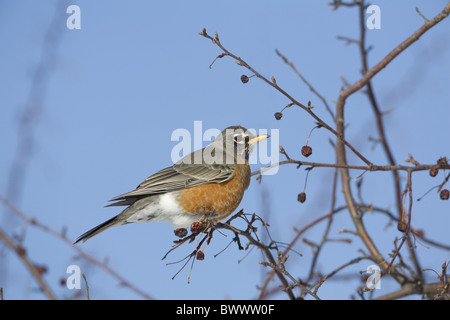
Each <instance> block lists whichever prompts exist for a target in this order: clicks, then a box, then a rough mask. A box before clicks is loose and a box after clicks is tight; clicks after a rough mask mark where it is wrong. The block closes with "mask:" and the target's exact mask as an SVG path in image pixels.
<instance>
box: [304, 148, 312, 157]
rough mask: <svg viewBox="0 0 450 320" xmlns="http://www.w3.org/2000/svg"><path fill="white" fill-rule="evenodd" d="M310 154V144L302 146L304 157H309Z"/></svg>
mask: <svg viewBox="0 0 450 320" xmlns="http://www.w3.org/2000/svg"><path fill="white" fill-rule="evenodd" d="M311 154H312V148H311V147H310V146H303V147H302V155H303V156H305V157H309V156H310V155H311Z"/></svg>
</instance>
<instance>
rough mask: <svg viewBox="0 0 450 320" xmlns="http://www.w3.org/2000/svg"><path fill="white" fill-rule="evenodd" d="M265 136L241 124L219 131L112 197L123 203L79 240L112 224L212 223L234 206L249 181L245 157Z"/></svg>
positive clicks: (184, 226)
mask: <svg viewBox="0 0 450 320" xmlns="http://www.w3.org/2000/svg"><path fill="white" fill-rule="evenodd" d="M268 137H269V135H265V134H262V135H258V136H255V135H254V134H252V133H251V132H249V131H248V130H247V129H245V128H243V127H241V126H231V127H228V128H226V129H225V130H223V131H222V132H221V133H220V134H219V135H218V136H217V137H216V139H215V140H214V141H213V142H212V143H211V144H210V145H209V146H207V147H205V148H203V149H201V150H197V151H194V152H193V153H191V154H189V155H187V156H185V157H184V158H182V159H181V160H180V161H178V162H177V163H175V164H174V165H173V166H171V167H168V168H165V169H162V170H161V171H159V172H157V173H155V174H153V175H152V176H150V177H148V178H147V179H145V180H144V181H143V182H142V183H141V184H140V185H139V186H138V187H137V188H136V189H135V190H133V191H131V192H128V193H125V194H122V195H120V196H117V197H115V198H113V199H112V200H111V201H117V202H115V203H113V204H110V205H107V207H109V206H127V208H126V209H125V210H123V211H122V212H121V213H119V214H118V215H117V216H115V217H114V218H112V219H110V220H108V221H105V222H104V223H102V224H100V225H98V226H96V227H95V228H93V229H91V230H89V231H87V232H86V233H84V234H82V235H81V236H80V237H79V238H78V239H77V240H76V241H75V243H77V242H79V241H83V242H85V241H86V240H88V239H90V238H92V237H93V236H95V235H97V234H98V233H100V232H102V231H104V230H106V229H107V228H109V227H112V226H119V225H124V224H128V223H132V222H147V221H162V220H166V221H167V222H169V223H170V224H172V225H173V227H174V228H186V227H189V226H190V225H191V224H192V223H193V222H195V221H200V222H202V221H210V222H212V223H215V222H218V221H220V220H222V219H225V218H226V217H228V216H229V215H230V214H232V213H233V212H234V210H236V208H237V207H238V205H239V203H240V202H241V200H242V197H243V195H244V191H245V190H246V189H247V188H248V186H249V184H250V176H251V172H250V166H249V164H248V158H249V155H250V153H251V151H252V149H253V147H254V145H255V144H256V143H257V142H259V141H261V140H264V139H267V138H268Z"/></svg>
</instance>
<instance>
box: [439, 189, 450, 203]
mask: <svg viewBox="0 0 450 320" xmlns="http://www.w3.org/2000/svg"><path fill="white" fill-rule="evenodd" d="M449 196H450V191H448V189H444V190H442V191H441V193H440V197H441V200H448V198H449Z"/></svg>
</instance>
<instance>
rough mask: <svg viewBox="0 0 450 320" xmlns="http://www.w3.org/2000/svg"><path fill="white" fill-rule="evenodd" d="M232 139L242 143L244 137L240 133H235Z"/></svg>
mask: <svg viewBox="0 0 450 320" xmlns="http://www.w3.org/2000/svg"><path fill="white" fill-rule="evenodd" d="M239 138H240V139H239ZM233 141H234V142H236V143H239V144H242V143H244V141H245V139H243V137H242V135H240V134H236V135H234V137H233Z"/></svg>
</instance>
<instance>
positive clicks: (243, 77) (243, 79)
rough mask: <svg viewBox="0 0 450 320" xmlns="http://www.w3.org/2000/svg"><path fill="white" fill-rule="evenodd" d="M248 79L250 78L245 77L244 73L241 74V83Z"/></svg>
mask: <svg viewBox="0 0 450 320" xmlns="http://www.w3.org/2000/svg"><path fill="white" fill-rule="evenodd" d="M249 79H250V78H249V77H247V76H246V75H245V74H243V75H242V76H241V81H242V83H247V82H248V80H249Z"/></svg>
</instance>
